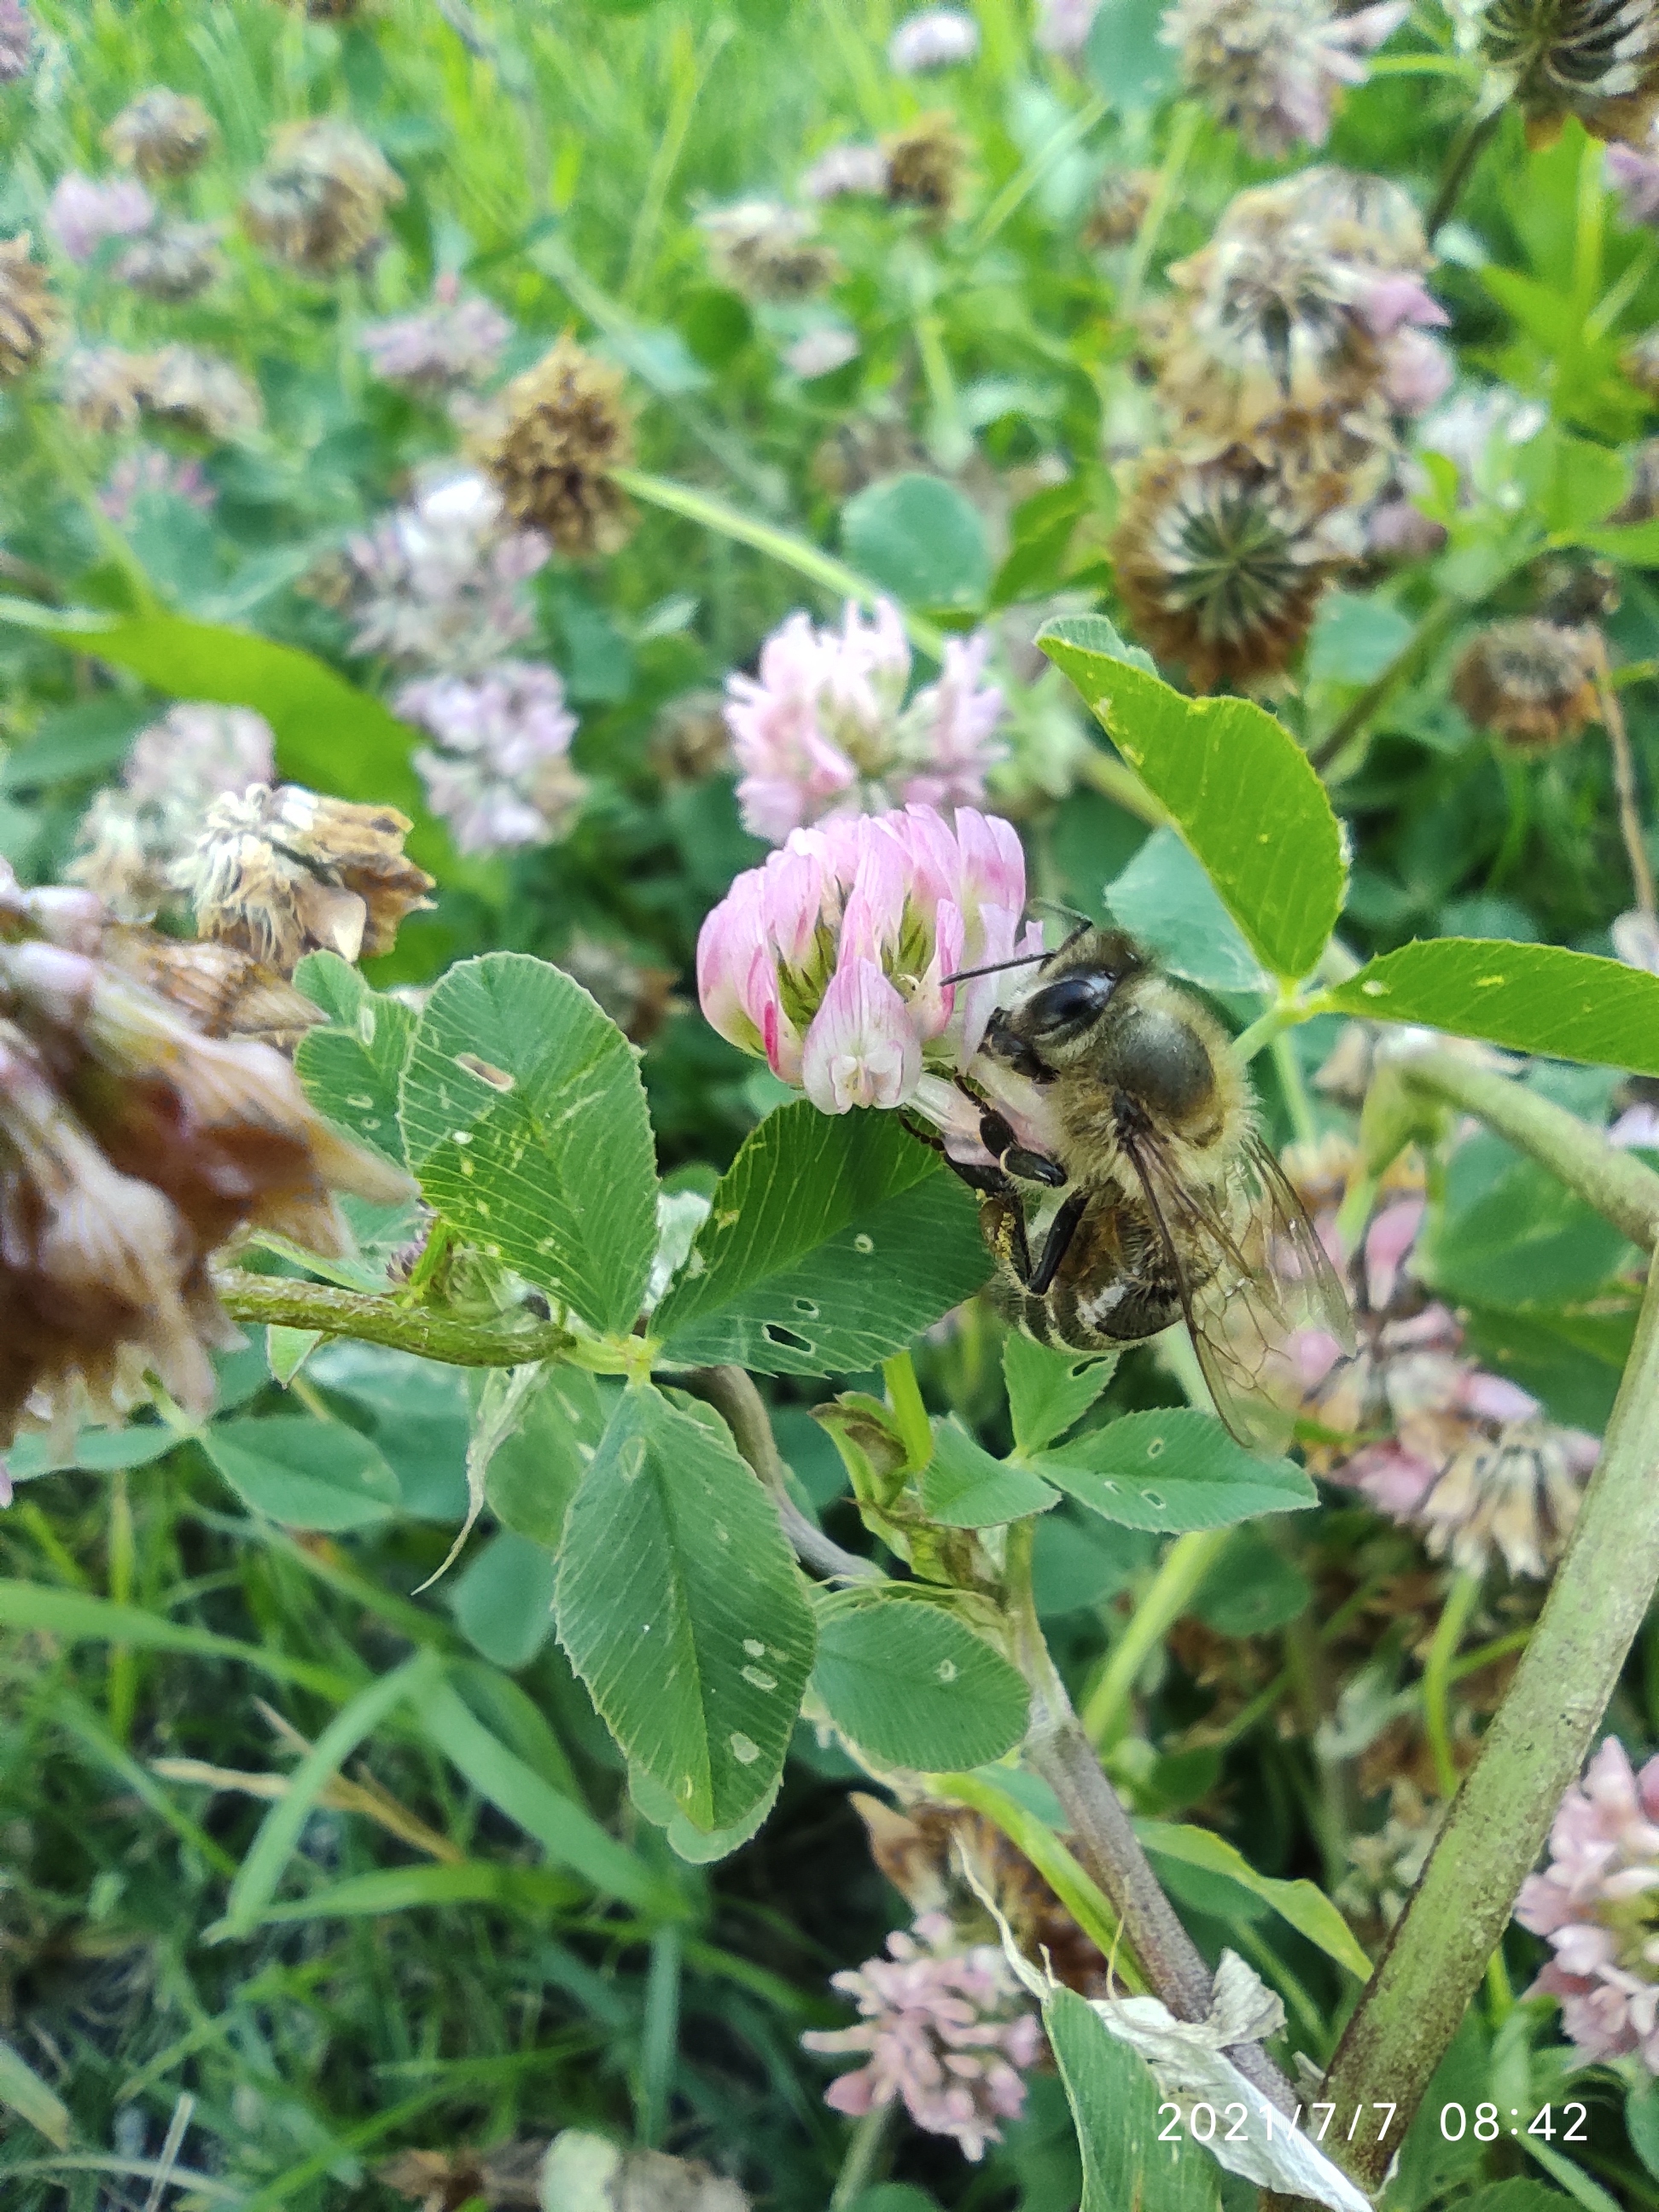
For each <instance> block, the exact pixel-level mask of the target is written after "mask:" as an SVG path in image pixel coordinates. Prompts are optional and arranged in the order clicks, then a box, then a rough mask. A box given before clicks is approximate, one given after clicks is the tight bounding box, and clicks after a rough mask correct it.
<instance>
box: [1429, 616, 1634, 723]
mask: <svg viewBox="0 0 1659 2212" xmlns="http://www.w3.org/2000/svg"><path fill="white" fill-rule="evenodd" d="M1451 689H1452V696H1453V698H1454V699H1455V700H1456V702H1457V703H1458V705H1459V706H1460V707H1461V708H1462V709H1463V712H1464V713H1465V714H1467V715H1468V718H1469V720H1470V721H1471V722H1473V723H1474V726H1475V728H1476V729H1477V730H1487V731H1490V732H1492V734H1493V735H1494V736H1495V737H1500V738H1507V739H1508V740H1509V742H1510V744H1514V745H1520V746H1522V747H1524V748H1527V749H1528V750H1548V749H1549V748H1551V747H1552V746H1555V745H1559V744H1565V743H1566V742H1567V741H1568V739H1569V738H1576V737H1577V735H1578V734H1579V732H1581V731H1582V730H1583V728H1584V726H1586V724H1587V723H1589V722H1593V721H1594V720H1595V719H1596V714H1597V711H1598V709H1597V705H1596V696H1595V658H1594V644H1593V639H1592V637H1591V635H1589V633H1587V632H1585V631H1583V630H1579V629H1563V628H1562V627H1561V626H1560V625H1559V623H1548V622H1543V621H1541V620H1539V619H1538V618H1537V617H1525V618H1524V619H1522V620H1521V621H1518V622H1502V623H1492V624H1490V625H1489V627H1488V628H1486V629H1483V630H1481V631H1480V633H1479V634H1478V635H1476V636H1475V637H1474V639H1473V640H1472V641H1471V642H1470V643H1469V644H1468V646H1467V647H1465V648H1464V652H1463V655H1462V659H1460V660H1459V662H1458V664H1457V666H1456V668H1455V671H1453V675H1452V686H1451Z"/></svg>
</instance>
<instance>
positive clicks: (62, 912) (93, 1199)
mask: <svg viewBox="0 0 1659 2212" xmlns="http://www.w3.org/2000/svg"><path fill="white" fill-rule="evenodd" d="M122 935H123V933H121V932H119V931H118V930H115V931H112V930H111V929H110V927H109V925H108V922H107V917H106V915H104V912H103V910H102V908H100V905H99V902H98V901H97V900H96V899H95V898H94V896H92V894H91V893H90V892H89V891H70V890H43V891H33V892H27V893H25V892H22V891H20V890H19V889H18V887H17V884H16V883H15V878H12V876H11V874H10V872H9V870H8V869H5V868H4V867H3V864H0V1446H3V1444H4V1443H9V1441H10V1440H11V1438H12V1437H14V1436H15V1433H16V1431H17V1430H18V1428H19V1427H20V1426H28V1427H41V1426H49V1427H51V1428H52V1431H54V1434H55V1435H56V1436H57V1437H59V1438H60V1439H63V1440H64V1441H66V1440H67V1437H70V1436H72V1435H73V1433H74V1431H75V1429H76V1426H77V1425H79V1424H80V1423H82V1421H84V1420H87V1419H105V1420H115V1419H120V1418H121V1417H122V1416H123V1415H124V1414H125V1413H126V1412H128V1411H129V1410H130V1409H131V1407H132V1406H133V1405H134V1404H135V1403H137V1401H138V1400H139V1399H140V1398H141V1397H142V1396H143V1395H145V1393H146V1390H147V1387H148V1382H147V1378H148V1377H149V1376H151V1375H154V1376H155V1377H156V1378H157V1379H158V1380H159V1381H160V1383H161V1385H162V1386H163V1388H164V1389H167V1392H168V1393H169V1394H170V1395H171V1396H172V1397H173V1398H174V1399H175V1400H176V1401H178V1403H179V1405H180V1406H182V1407H184V1408H185V1411H186V1412H187V1413H190V1414H191V1415H193V1416H195V1417H196V1418H197V1419H201V1418H203V1417H204V1416H205V1415H206V1413H208V1412H209V1411H210V1408H211V1406H212V1403H213V1396H214V1376H213V1370H212V1368H211V1366H210V1364H209V1361H208V1356H207V1355H208V1352H209V1350H210V1348H211V1347H213V1346H218V1345H222V1344H224V1343H226V1342H227V1341H232V1342H234V1341H235V1337H234V1332H233V1331H231V1330H230V1329H229V1328H228V1323H227V1322H226V1321H225V1318H224V1316H223V1314H222V1311H221V1310H220V1308H219V1305H218V1302H217V1300H216V1297H215V1296H214V1293H213V1288H212V1285H211V1282H210V1279H209V1275H208V1271H207V1262H208V1259H209V1256H210V1254H211V1253H212V1252H213V1251H214V1250H216V1248H217V1247H218V1246H219V1245H221V1244H222V1243H224V1242H225V1240H226V1238H227V1237H230V1236H231V1235H233V1234H234V1232H235V1231H238V1230H240V1229H243V1228H246V1227H259V1228H264V1229H267V1230H270V1231H273V1232H275V1233H277V1234H280V1235H283V1236H285V1237H292V1238H293V1239H295V1241H296V1242H298V1243H301V1244H304V1245H305V1246H307V1248H308V1249H311V1250H313V1251H317V1252H321V1253H325V1254H339V1253H343V1252H344V1251H345V1250H347V1249H349V1237H348V1235H347V1232H346V1230H345V1226H344V1224H343V1221H342V1219H341V1218H340V1215H339V1212H338V1211H337V1207H336V1205H335V1202H334V1199H333V1196H332V1192H333V1191H334V1190H336V1189H344V1190H349V1191H354V1192H356V1194H359V1195H361V1196H362V1197H364V1198H368V1199H372V1200H378V1201H380V1202H381V1203H390V1202H392V1200H396V1199H398V1198H399V1197H401V1196H402V1195H403V1194H404V1178H403V1177H402V1176H400V1175H398V1174H397V1173H396V1172H395V1171H394V1170H392V1169H391V1168H390V1167H389V1166H388V1165H387V1164H386V1162H385V1161H383V1160H381V1159H380V1158H377V1157H371V1156H369V1155H368V1154H366V1153H364V1152H360V1151H358V1149H357V1148H356V1146H353V1145H350V1144H349V1143H347V1142H346V1140H345V1139H343V1138H341V1137H339V1136H337V1135H336V1134H335V1133H334V1132H333V1131H332V1130H331V1129H330V1128H329V1127H328V1126H327V1124H326V1123H325V1122H324V1121H322V1120H321V1119H320V1118H319V1116H318V1115H316V1114H315V1113H314V1112H313V1109H311V1107H310V1106H309V1105H308V1104H307V1102H306V1099H305V1097H304V1095H303V1093H302V1092H301V1089H300V1086H299V1084H298V1082H297V1080H296V1079H295V1075H294V1072H293V1070H292V1068H291V1067H289V1065H288V1063H287V1062H286V1061H285V1060H283V1058H282V1057H281V1055H280V1054H277V1053H276V1052H275V1051H273V1050H272V1049H271V1048H270V1047H268V1046H266V1045H263V1044H258V1043H254V1042H246V1041H244V1040H236V1041H221V1040H217V1039H214V1038H210V1037H208V1036H204V1035H203V1034H202V1033H201V1032H200V1030H198V1029H197V1027H196V1026H195V1025H194V1024H193V1023H192V1022H191V1019H190V1018H188V1016H187V1015H186V1014H185V1012H183V1011H181V1009H180V1007H179V1006H178V1005H176V1004H173V1003H171V1002H170V1001H169V1000H167V999H166V998H163V997H161V996H160V995H158V994H157V993H155V991H153V990H151V989H149V988H148V987H145V985H144V984H143V983H141V982H139V981H136V980H135V979H134V977H133V976H132V975H131V974H130V973H128V972H127V971H126V969H125V968H124V967H122V966H118V965H117V964H115V963H114V962H113V961H112V959H111V958H110V957H106V956H107V940H108V939H111V938H114V939H119V938H120V937H121V936H122Z"/></svg>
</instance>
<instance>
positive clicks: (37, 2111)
mask: <svg viewBox="0 0 1659 2212" xmlns="http://www.w3.org/2000/svg"><path fill="white" fill-rule="evenodd" d="M0 2105H3V2106H5V2108H6V2110H7V2111H8V2112H15V2113H16V2115H17V2117H18V2118H19V2119H21V2120H27V2122H28V2124H29V2125H30V2126H31V2127H32V2128H33V2129H35V2130H37V2131H38V2132H39V2133H40V2134H41V2135H43V2136H45V2137H46V2141H47V2142H49V2143H55V2144H56V2145H57V2147H58V2149H59V2150H63V2149H64V2148H66V2146H67V2145H68V2142H69V2139H70V2116H69V2107H68V2106H67V2105H65V2104H64V2100H62V2098H61V2097H59V2096H58V2095H57V2094H56V2093H54V2092H53V2091H52V2090H51V2089H49V2088H48V2087H46V2083H45V2082H44V2081H42V2080H41V2079H40V2075H38V2074H37V2073H36V2072H35V2070H34V2069H33V2067H32V2066H31V2065H29V2064H28V2063H27V2061H26V2060H25V2059H24V2058H23V2057H22V2056H21V2053H19V2052H18V2051H14V2050H13V2048H12V2046H11V2045H10V2044H9V2043H7V2042H5V2041H4V2040H3V2039H0Z"/></svg>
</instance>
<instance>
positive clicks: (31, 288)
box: [0, 231, 61, 384]
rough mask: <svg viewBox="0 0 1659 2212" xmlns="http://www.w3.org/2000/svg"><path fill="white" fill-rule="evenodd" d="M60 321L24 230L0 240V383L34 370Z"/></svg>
mask: <svg viewBox="0 0 1659 2212" xmlns="http://www.w3.org/2000/svg"><path fill="white" fill-rule="evenodd" d="M60 321H61V316H60V314H59V312H58V303H57V301H55V300H54V299H53V298H52V292H51V289H50V288H49V287H48V284H47V282H46V270H44V269H43V268H42V267H41V266H40V263H39V262H38V261H35V260H33V259H32V258H30V253H29V234H28V233H27V231H21V232H20V233H19V234H18V235H17V236H16V237H15V238H6V239H0V384H9V383H11V382H12V381H13V380H14V379H15V378H16V377H20V376H22V375H24V374H26V373H27V371H28V370H29V369H31V368H33V367H34V364H35V363H36V362H38V361H39V360H40V356H41V355H42V354H43V353H45V351H46V348H47V346H48V345H49V344H50V343H52V339H53V337H55V336H56V335H57V332H58V325H59V323H60Z"/></svg>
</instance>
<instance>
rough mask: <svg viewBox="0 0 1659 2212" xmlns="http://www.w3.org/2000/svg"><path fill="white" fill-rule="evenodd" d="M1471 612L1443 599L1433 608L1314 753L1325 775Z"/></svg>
mask: <svg viewBox="0 0 1659 2212" xmlns="http://www.w3.org/2000/svg"><path fill="white" fill-rule="evenodd" d="M1467 612H1468V608H1467V606H1466V605H1465V603H1464V602H1463V601H1462V599H1442V600H1441V601H1440V603H1439V605H1437V606H1434V607H1431V608H1430V610H1429V611H1428V613H1427V614H1426V615H1425V616H1424V617H1423V619H1422V621H1421V622H1420V623H1419V624H1418V625H1417V628H1416V629H1414V630H1413V632H1412V634H1411V635H1410V636H1409V637H1408V638H1407V640H1406V642H1405V643H1404V645H1402V646H1401V648H1400V650H1399V652H1398V653H1395V657H1394V659H1392V660H1391V661H1390V662H1389V665H1388V666H1387V667H1386V668H1385V669H1383V671H1382V673H1381V674H1380V675H1378V676H1375V677H1373V678H1371V681H1370V683H1369V684H1367V685H1366V686H1365V688H1364V690H1363V691H1362V692H1361V693H1360V694H1359V696H1358V698H1357V699H1356V700H1354V701H1353V702H1352V705H1350V706H1349V707H1347V708H1346V709H1345V710H1344V712H1343V713H1342V714H1340V715H1339V716H1338V718H1337V720H1335V721H1334V723H1333V724H1332V725H1331V726H1330V728H1329V729H1328V731H1327V732H1326V733H1325V735H1324V736H1323V737H1322V738H1321V739H1320V741H1319V743H1318V744H1316V745H1315V746H1314V747H1313V749H1312V750H1311V751H1310V754H1309V756H1308V757H1309V758H1310V760H1311V761H1312V763H1313V764H1314V766H1315V767H1316V769H1318V770H1319V772H1320V774H1321V775H1323V774H1324V773H1325V771H1326V769H1328V768H1330V767H1332V766H1333V765H1334V763H1335V762H1336V761H1337V760H1338V759H1339V758H1340V756H1341V755H1342V754H1343V753H1345V752H1346V750H1347V749H1348V747H1349V746H1350V745H1351V744H1352V743H1353V741H1354V739H1355V738H1357V737H1358V736H1359V734H1360V732H1362V731H1363V730H1364V727H1365V725H1366V723H1367V722H1369V721H1370V719H1371V716H1372V715H1373V714H1376V711H1377V709H1378V708H1379V707H1383V706H1385V705H1386V704H1387V703H1388V702H1389V700H1390V699H1391V698H1393V696H1394V695H1395V692H1396V691H1397V690H1399V688H1400V686H1401V684H1404V683H1405V682H1406V681H1407V678H1410V677H1412V676H1413V675H1415V674H1416V672H1417V671H1418V669H1419V667H1420V666H1421V665H1422V664H1423V663H1424V661H1425V660H1426V659H1428V657H1429V655H1430V654H1431V653H1432V652H1433V651H1434V649H1435V647H1437V645H1438V644H1439V643H1440V641H1441V640H1442V639H1443V637H1444V636H1445V635H1447V633H1448V632H1449V630H1450V629H1451V628H1452V626H1453V624H1454V623H1456V622H1457V621H1458V620H1459V618H1460V617H1462V615H1464V614H1465V613H1467Z"/></svg>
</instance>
